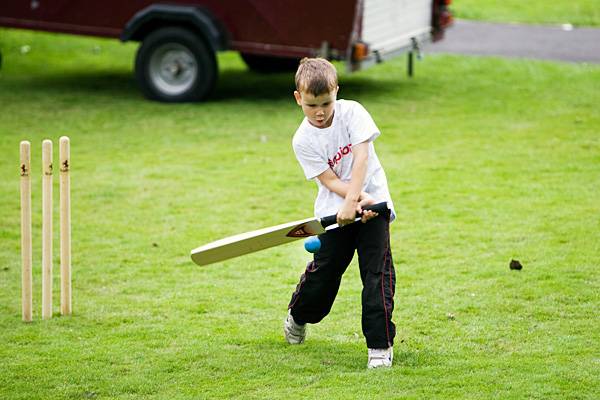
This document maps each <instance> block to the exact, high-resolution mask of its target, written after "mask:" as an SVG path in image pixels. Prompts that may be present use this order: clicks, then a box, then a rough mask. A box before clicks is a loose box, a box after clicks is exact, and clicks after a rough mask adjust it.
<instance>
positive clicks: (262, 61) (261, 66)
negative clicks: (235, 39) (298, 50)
mask: <svg viewBox="0 0 600 400" xmlns="http://www.w3.org/2000/svg"><path fill="white" fill-rule="evenodd" d="M241 56H242V59H243V60H244V62H245V63H246V65H247V66H248V68H250V69H251V70H252V71H256V72H260V73H264V74H268V73H276V72H295V71H296V69H298V64H299V63H300V59H299V58H288V57H275V56H263V55H257V54H248V53H241Z"/></svg>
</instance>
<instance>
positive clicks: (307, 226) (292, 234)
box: [191, 202, 388, 265]
mask: <svg viewBox="0 0 600 400" xmlns="http://www.w3.org/2000/svg"><path fill="white" fill-rule="evenodd" d="M364 209H365V210H372V211H375V212H377V213H383V212H385V211H387V210H388V205H387V203H386V202H383V203H377V204H373V205H371V206H367V207H364ZM360 218H361V215H359V214H357V215H356V219H355V221H359V220H360ZM336 221H337V215H329V216H327V217H323V218H315V217H312V218H306V219H302V220H298V221H292V222H288V223H285V224H281V225H276V226H271V227H268V228H263V229H258V230H255V231H251V232H245V233H240V234H238V235H234V236H229V237H226V238H223V239H220V240H217V241H214V242H212V243H208V244H205V245H204V246H200V247H198V248H196V249H194V250H192V251H191V257H192V260H193V261H194V262H195V263H196V264H198V265H208V264H212V263H215V262H218V261H224V260H228V259H230V258H234V257H238V256H242V255H244V254H249V253H254V252H256V251H259V250H264V249H268V248H270V247H275V246H279V245H281V244H285V243H289V242H293V241H295V240H298V239H302V238H307V237H309V236H314V235H320V234H322V233H325V232H326V231H327V230H331V229H336V228H337V227H338V226H337V223H336Z"/></svg>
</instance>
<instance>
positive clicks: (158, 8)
mask: <svg viewBox="0 0 600 400" xmlns="http://www.w3.org/2000/svg"><path fill="white" fill-rule="evenodd" d="M169 25H171V26H180V27H189V28H191V29H193V30H195V31H196V32H198V33H199V34H201V35H202V37H204V38H205V39H206V42H207V44H208V45H209V46H210V47H211V49H212V50H213V51H219V50H226V49H227V48H228V47H229V45H228V39H227V34H226V31H225V29H224V28H223V26H222V25H221V24H220V23H219V21H218V20H217V19H216V18H215V17H214V16H213V15H212V13H211V12H210V11H209V10H207V9H205V8H202V7H193V6H179V5H167V4H153V5H151V6H148V7H146V8H144V9H142V10H140V11H138V12H137V13H136V14H135V15H134V16H133V17H132V18H131V20H129V22H127V25H125V29H123V32H122V33H121V37H120V39H121V41H123V42H126V41H129V40H136V41H142V40H143V39H144V37H145V36H146V35H147V34H148V33H150V32H152V31H153V30H155V29H157V28H161V27H164V26H169Z"/></svg>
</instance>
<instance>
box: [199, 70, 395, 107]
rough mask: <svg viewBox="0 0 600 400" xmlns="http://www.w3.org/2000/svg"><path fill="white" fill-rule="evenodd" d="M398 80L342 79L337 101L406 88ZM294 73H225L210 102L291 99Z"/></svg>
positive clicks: (293, 87)
mask: <svg viewBox="0 0 600 400" xmlns="http://www.w3.org/2000/svg"><path fill="white" fill-rule="evenodd" d="M405 84H406V82H405V81H402V80H401V79H385V80H382V79H369V78H365V77H358V76H352V75H351V76H345V77H342V78H341V82H340V96H339V97H340V98H352V97H356V96H357V95H359V94H361V95H363V94H365V93H368V94H369V95H381V96H384V95H387V94H390V93H392V92H396V91H397V90H398V89H399V88H401V87H402V86H403V85H405ZM294 90H295V84H294V73H277V74H260V73H256V72H252V71H248V70H224V71H222V72H221V74H220V76H219V81H218V83H217V87H216V89H215V91H214V93H213V95H212V96H211V98H210V99H209V100H208V101H209V102H213V101H216V102H221V101H235V100H240V99H243V100H249V99H251V100H292V101H293V98H292V93H293V92H294Z"/></svg>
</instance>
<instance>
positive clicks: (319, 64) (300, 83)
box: [296, 57, 338, 96]
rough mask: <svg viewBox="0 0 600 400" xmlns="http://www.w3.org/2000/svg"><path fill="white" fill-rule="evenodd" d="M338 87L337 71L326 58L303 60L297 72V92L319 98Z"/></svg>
mask: <svg viewBox="0 0 600 400" xmlns="http://www.w3.org/2000/svg"><path fill="white" fill-rule="evenodd" d="M337 85H338V79H337V71H336V70H335V67H334V66H333V64H332V63H330V62H329V61H327V60H326V59H324V58H306V57H305V58H303V59H302V60H300V65H299V66H298V70H297V71H296V90H297V91H299V92H306V93H310V94H312V95H314V96H319V95H322V94H324V93H329V92H331V91H332V90H334V89H335V88H336V87H337Z"/></svg>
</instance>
